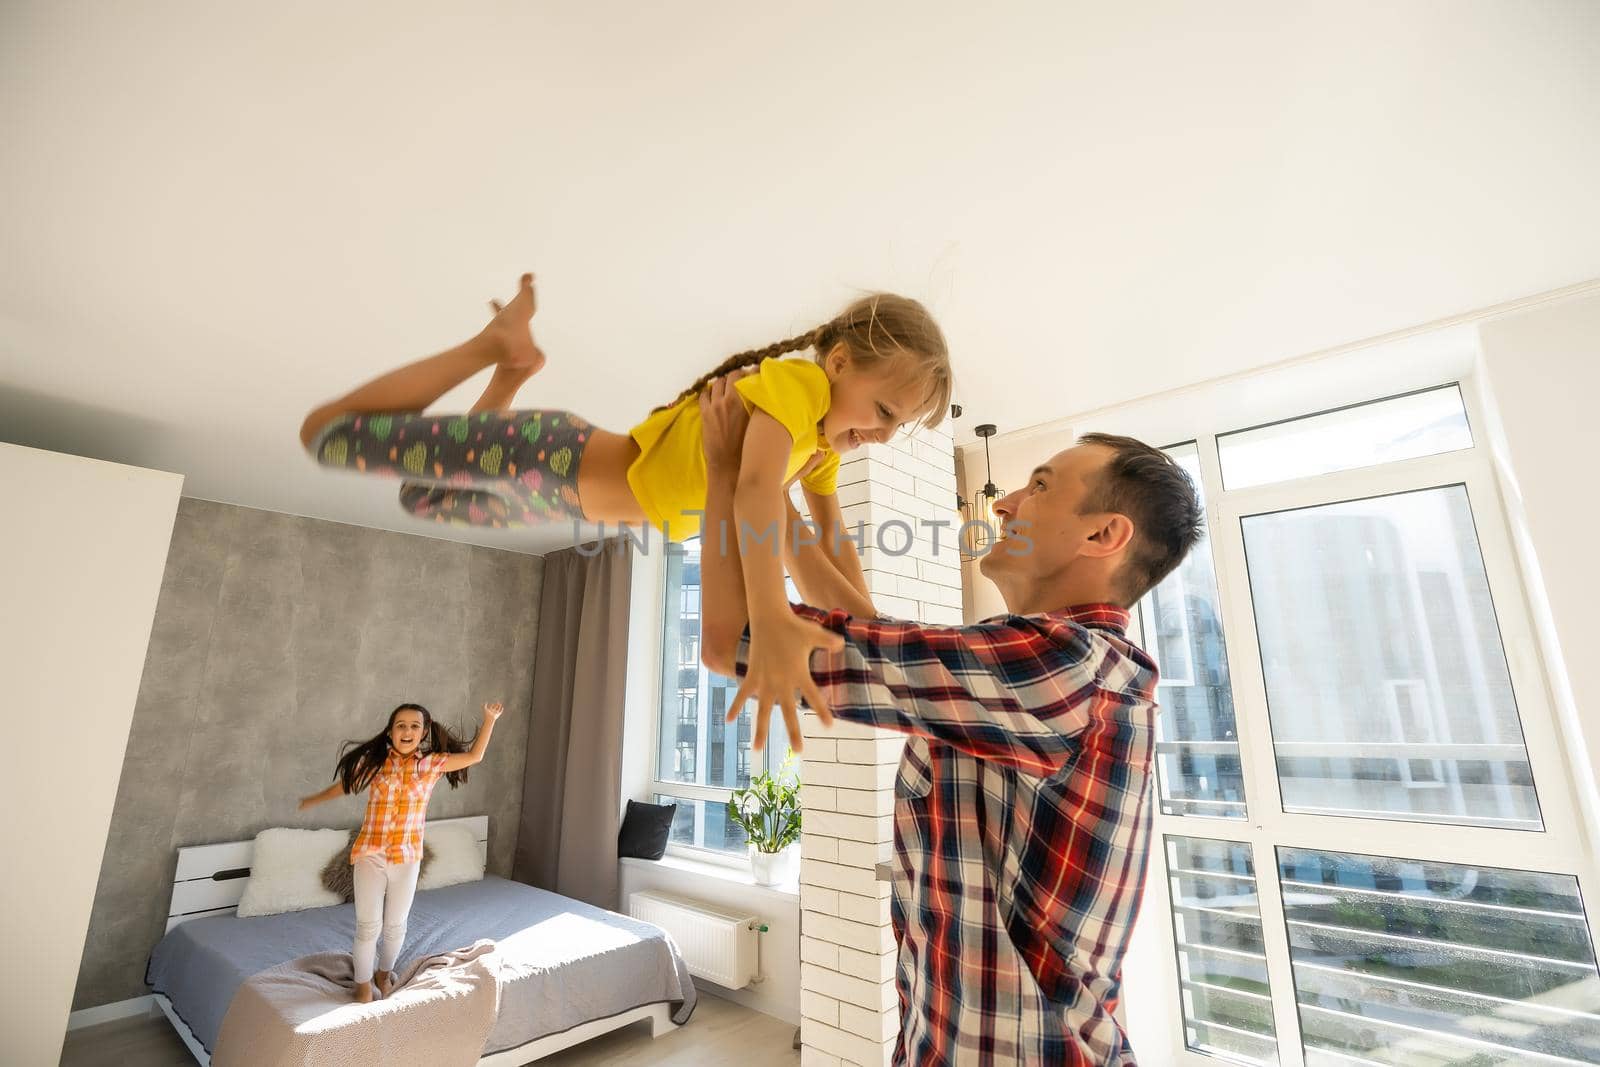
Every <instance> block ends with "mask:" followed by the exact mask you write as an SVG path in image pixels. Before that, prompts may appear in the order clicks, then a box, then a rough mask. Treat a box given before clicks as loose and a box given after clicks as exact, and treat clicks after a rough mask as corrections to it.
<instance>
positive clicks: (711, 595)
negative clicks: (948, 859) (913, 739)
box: [700, 379, 841, 750]
mask: <svg viewBox="0 0 1600 1067" xmlns="http://www.w3.org/2000/svg"><path fill="white" fill-rule="evenodd" d="M700 411H701V415H702V417H703V418H704V419H705V426H706V431H705V452H706V478H707V490H706V515H705V521H704V523H703V524H702V527H701V528H702V530H703V531H704V534H703V537H702V547H701V553H700V581H701V607H700V622H701V641H700V645H701V657H702V658H703V659H704V661H705V664H706V666H707V667H710V668H711V669H712V670H714V671H717V672H719V673H722V674H726V675H728V676H730V677H731V676H732V674H733V669H734V653H735V650H736V649H737V648H738V647H739V643H740V640H741V638H742V636H743V634H744V631H745V626H746V623H747V622H748V621H749V620H750V619H751V616H752V615H753V614H754V613H753V612H752V611H751V610H750V609H751V607H752V606H753V604H754V603H755V602H747V601H746V595H747V594H746V588H747V583H749V582H754V581H761V580H766V579H770V580H771V581H772V583H773V586H772V587H770V588H767V589H765V590H764V591H763V592H762V593H761V594H760V601H759V602H760V603H762V604H763V605H764V606H765V607H766V610H767V611H768V612H769V614H768V615H767V617H766V618H765V619H762V620H761V623H762V625H761V626H760V629H759V632H756V631H752V640H753V641H754V642H755V644H754V645H752V648H751V663H752V668H751V671H750V676H749V677H748V678H746V679H745V681H744V684H743V685H742V686H741V687H740V690H739V692H738V693H736V694H735V695H734V700H733V703H732V705H731V706H730V709H729V719H730V720H731V719H734V718H737V717H738V715H739V712H740V711H741V710H742V708H743V705H744V701H745V698H746V697H753V698H755V699H756V701H757V705H756V711H755V724H756V729H755V737H754V738H753V744H754V746H755V747H756V748H757V749H760V748H763V747H765V745H766V742H767V727H768V720H767V709H768V708H770V707H771V706H772V705H773V704H778V705H779V706H780V707H781V708H782V709H783V714H784V719H785V721H786V723H787V724H788V727H789V737H790V739H791V741H792V743H793V744H794V747H795V749H796V750H798V749H800V747H801V744H802V742H801V740H800V713H799V708H798V706H797V704H796V702H795V693H796V691H798V692H800V693H801V695H803V696H804V697H805V699H806V702H807V703H808V704H810V705H811V707H812V709H813V710H815V711H816V713H817V715H818V717H819V718H821V719H822V720H823V721H824V722H830V721H832V717H831V716H830V715H829V714H828V708H827V704H826V703H825V702H824V701H823V700H822V697H821V694H820V693H818V691H817V689H816V686H815V685H814V684H813V683H812V681H811V672H810V667H809V661H810V657H811V652H812V650H813V649H816V648H834V649H836V648H838V647H840V645H841V641H840V639H839V638H838V637H836V636H834V635H832V634H829V633H827V632H825V631H824V630H823V629H822V628H821V627H819V626H816V625H815V624H813V623H810V622H807V621H805V620H803V619H798V618H796V617H795V616H794V613H793V612H791V611H790V610H789V602H788V598H787V597H785V596H784V592H783V565H782V560H781V559H780V558H779V550H778V545H777V543H776V542H775V541H773V540H771V539H769V540H767V541H766V542H764V543H753V544H752V546H751V548H752V554H753V555H755V556H758V557H769V558H766V559H763V560H761V562H760V564H759V565H758V566H756V567H753V568H750V569H748V570H747V569H746V567H745V565H744V561H743V555H742V553H741V551H740V549H741V545H740V541H741V536H740V535H741V533H742V531H741V530H740V526H741V525H743V523H744V522H745V521H746V520H745V516H749V520H748V521H750V522H754V523H760V522H761V521H762V517H763V516H765V515H769V514H770V515H771V518H770V519H768V520H767V522H768V524H769V525H770V526H771V528H772V531H773V533H774V534H775V535H776V536H777V537H779V538H781V536H782V535H781V531H780V530H779V529H778V524H779V523H781V522H782V520H783V517H784V514H785V512H784V506H783V496H782V489H783V487H782V472H783V466H782V457H781V456H780V457H779V465H778V468H777V475H776V477H771V484H770V486H768V488H770V491H771V496H770V498H769V500H768V503H767V505H766V506H762V505H759V504H755V503H754V502H751V503H749V504H747V505H746V507H745V509H744V511H743V513H742V514H740V507H739V504H738V502H737V499H736V498H737V497H738V496H739V494H740V492H741V487H742V485H743V484H745V482H744V478H743V476H742V475H741V474H740V473H739V472H740V470H741V469H742V468H743V467H744V466H745V465H746V464H748V463H749V462H750V461H751V460H753V459H756V458H757V456H760V455H762V450H763V449H773V447H774V442H773V441H772V440H771V438H770V435H768V434H763V435H762V436H763V437H764V438H767V439H766V440H764V441H761V442H760V443H758V444H757V445H756V446H755V448H754V450H752V448H751V437H752V435H753V424H752V429H751V432H746V424H745V415H744V412H743V408H742V405H741V404H740V401H739V399H738V397H737V396H731V397H730V396H729V390H728V389H727V383H726V381H725V380H723V379H719V380H717V381H715V382H713V383H711V385H710V386H708V387H707V390H706V392H705V394H704V395H703V396H702V397H701V399H700ZM773 428H774V429H775V430H776V432H777V434H779V435H782V436H784V438H785V439H787V434H788V431H787V430H785V429H784V428H783V426H782V425H781V424H778V423H776V422H775V421H774V423H773ZM741 439H742V440H743V444H742V445H741V444H740V441H741ZM758 462H760V460H758ZM749 484H752V485H753V484H759V482H758V480H756V479H752V482H751V483H749ZM752 492H753V490H752ZM736 515H739V518H738V519H737V520H736V517H735V516H736Z"/></svg>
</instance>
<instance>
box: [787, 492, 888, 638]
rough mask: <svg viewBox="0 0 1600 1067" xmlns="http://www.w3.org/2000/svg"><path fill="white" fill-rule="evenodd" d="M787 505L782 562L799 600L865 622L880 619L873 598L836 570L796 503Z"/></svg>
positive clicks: (790, 502) (789, 502)
mask: <svg viewBox="0 0 1600 1067" xmlns="http://www.w3.org/2000/svg"><path fill="white" fill-rule="evenodd" d="M784 502H785V504H786V508H785V512H786V519H785V525H784V528H783V532H784V542H783V561H784V564H785V565H786V566H787V567H788V569H789V576H790V577H791V578H793V579H794V586H795V588H796V589H798V590H800V599H801V600H803V601H805V602H806V603H807V604H814V605H816V606H817V607H819V608H823V609H824V610H832V609H834V608H838V609H840V610H842V611H848V612H849V613H850V614H852V615H860V616H863V617H866V618H872V617H873V616H875V615H877V614H878V609H877V608H876V607H874V606H873V603H872V598H871V597H870V596H868V595H867V594H866V593H865V592H864V591H863V590H862V589H858V588H856V586H855V585H854V584H853V583H852V582H850V580H849V579H847V578H846V577H845V576H844V574H843V573H841V572H840V570H839V568H838V567H836V566H834V561H833V559H832V558H830V557H829V555H828V553H827V550H826V549H824V548H823V547H822V545H821V544H819V543H818V540H817V537H818V535H817V532H816V531H815V530H811V531H809V532H808V530H807V529H806V527H805V525H804V523H805V520H804V519H802V518H801V517H800V512H799V511H798V510H796V509H795V506H794V503H793V502H792V501H790V500H789V499H788V498H787V497H785V498H784ZM863 585H865V582H864V581H863Z"/></svg>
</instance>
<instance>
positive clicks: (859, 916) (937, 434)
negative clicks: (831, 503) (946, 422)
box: [800, 426, 962, 1067]
mask: <svg viewBox="0 0 1600 1067" xmlns="http://www.w3.org/2000/svg"><path fill="white" fill-rule="evenodd" d="M955 501H956V476H955V459H954V449H953V446H952V441H951V436H950V430H949V427H948V426H946V427H941V428H939V429H937V430H933V431H925V432H923V433H921V434H919V435H918V436H917V437H916V438H914V439H902V440H897V441H895V442H893V443H891V444H889V445H878V446H871V447H870V448H867V449H863V450H861V451H860V452H857V453H856V454H855V455H853V456H851V457H850V458H849V459H847V460H845V461H844V462H843V463H842V464H841V465H840V468H839V504H840V507H841V509H842V511H843V513H844V521H845V524H846V527H847V532H849V533H852V534H853V533H855V532H856V530H855V525H854V524H855V523H856V522H858V521H859V522H862V523H865V524H866V525H865V526H864V528H863V530H862V533H863V535H864V536H863V539H862V542H861V543H860V544H859V545H858V551H860V552H861V565H862V569H863V571H864V572H865V574H866V578H867V588H868V589H869V590H870V591H871V593H872V599H873V602H874V603H875V604H877V606H878V610H879V611H882V612H884V613H886V614H889V615H893V616H896V617H899V618H907V619H919V620H921V621H923V622H929V623H937V624H943V625H960V623H961V621H962V620H961V563H960V555H959V554H958V553H957V551H956V547H955V528H956V526H957V525H959V523H960V516H959V514H958V513H957V512H956V509H955ZM929 521H935V522H947V523H950V526H949V527H948V528H946V529H943V530H933V529H931V528H929V527H928V526H927V525H926V523H927V522H929ZM885 523H894V524H896V525H892V526H889V527H888V528H886V529H881V528H882V527H883V526H884V524H885ZM880 529H881V532H882V542H881V545H880V541H879V534H880ZM936 537H937V542H936V541H935V538H936ZM936 543H937V548H935V544H936ZM902 549H904V551H902ZM803 732H804V735H805V766H804V769H803V772H802V773H803V776H804V780H805V785H804V786H803V787H802V789H801V803H802V805H803V808H804V821H805V835H804V837H803V838H802V840H801V846H800V853H801V862H800V910H801V922H800V930H801V938H800V989H801V993H800V1017H801V1026H800V1036H801V1042H802V1052H801V1055H800V1063H801V1067H881V1065H884V1064H887V1063H888V1062H889V1054H890V1052H891V1051H892V1049H893V1047H894V1038H895V1034H896V1033H897V1032H898V1031H899V1028H900V1019H899V1003H898V1001H897V1000H896V997H895V991H894V970H895V945H894V933H893V930H892V929H891V927H890V924H889V884H888V883H887V882H879V881H878V880H877V878H876V876H875V874H874V870H873V868H874V867H875V866H876V865H877V864H878V863H879V862H882V861H884V860H887V859H889V858H890V855H891V853H892V851H893V841H894V821H893V813H894V779H895V771H896V766H897V764H898V762H899V759H900V749H901V747H902V746H903V744H904V739H903V738H902V737H900V736H899V735H896V734H890V733H885V732H882V731H878V730H873V729H870V728H866V727H861V726H855V725H852V724H850V723H844V722H840V723H837V724H835V726H834V728H833V729H830V730H822V729H821V728H820V727H819V726H818V725H817V721H816V717H815V716H813V715H809V714H808V715H806V717H805V721H804V723H803Z"/></svg>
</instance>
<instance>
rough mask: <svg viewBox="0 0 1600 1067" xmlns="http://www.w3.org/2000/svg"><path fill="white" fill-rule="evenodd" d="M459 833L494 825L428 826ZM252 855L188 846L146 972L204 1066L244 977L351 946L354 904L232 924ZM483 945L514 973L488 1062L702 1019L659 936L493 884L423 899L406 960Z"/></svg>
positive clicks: (507, 1064) (506, 1065)
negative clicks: (634, 1027)
mask: <svg viewBox="0 0 1600 1067" xmlns="http://www.w3.org/2000/svg"><path fill="white" fill-rule="evenodd" d="M451 823H454V824H460V825H465V826H467V827H468V828H469V829H471V830H472V831H473V833H474V835H475V837H476V838H477V840H478V841H479V843H480V844H481V845H486V844H487V839H488V817H487V816H477V817H474V818H470V819H440V820H432V821H430V823H429V825H430V826H440V825H446V824H451ZM251 846H252V842H248V841H246V842H232V843H228V844H221V845H205V846H200V847H196V848H185V849H179V851H178V869H177V875H176V877H175V879H174V881H173V893H172V906H171V908H170V909H169V918H168V922H167V934H166V936H165V937H163V938H162V940H161V941H160V943H158V944H157V945H156V947H155V949H154V950H153V951H152V952H151V955H150V961H149V964H148V967H147V970H146V975H145V981H146V983H147V984H148V985H150V986H151V987H152V989H153V991H154V996H155V1000H156V1003H157V1004H158V1005H159V1006H160V1008H161V1010H162V1012H164V1013H165V1014H166V1016H167V1018H168V1019H169V1020H170V1021H171V1022H172V1025H173V1026H174V1027H175V1028H176V1029H177V1031H178V1034H179V1036H180V1037H182V1038H183V1041H184V1043H185V1044H186V1045H187V1046H188V1048H189V1051H190V1052H191V1053H192V1054H193V1055H194V1057H195V1059H196V1060H197V1061H198V1062H200V1063H201V1064H206V1065H209V1064H210V1062H211V1052H212V1050H213V1049H214V1048H215V1047H216V1040H217V1036H218V1034H219V1032H220V1031H221V1028H222V1021H223V1018H224V1016H225V1015H226V1013H227V1011H228V1006H229V1003H230V1002H231V1001H232V999H233V996H234V994H235V992H237V991H238V989H239V987H240V986H241V985H243V984H244V982H245V981H246V980H247V979H249V978H250V977H251V976H252V975H255V974H257V973H259V972H261V971H264V970H266V969H268V968H271V967H275V966H276V965H278V964H282V963H284V962H286V961H288V960H291V959H296V958H299V957H302V956H308V955H311V954H313V953H323V952H346V953H347V952H349V950H350V943H351V939H352V937H353V936H354V931H355V908H354V906H353V905H350V904H341V905H338V906H335V907H329V908H313V909H310V910H307V911H296V912H287V913H284V914H279V915H266V916H259V917H253V918H240V917H238V916H237V915H235V914H234V910H235V907H236V906H237V904H238V902H239V897H240V895H241V894H242V892H243V889H244V885H245V879H246V878H247V877H248V875H249V865H250V854H251ZM485 938H487V939H491V940H493V941H494V942H495V943H496V948H495V952H496V953H497V954H498V955H499V956H500V957H501V958H502V959H503V960H504V961H505V962H504V965H503V967H502V974H503V975H505V976H506V977H505V980H504V982H503V985H502V986H501V992H500V999H499V1010H498V1013H497V1014H496V1016H495V1021H494V1024H493V1027H492V1029H491V1030H490V1033H489V1037H488V1039H487V1040H486V1042H485V1044H484V1048H483V1052H482V1056H481V1058H480V1059H479V1060H478V1063H479V1064H480V1065H492V1067H511V1065H513V1064H523V1063H531V1062H533V1061H534V1060H537V1059H541V1058H543V1057H545V1056H549V1055H551V1054H553V1053H555V1052H558V1051H560V1050H561V1049H564V1048H567V1047H570V1046H572V1045H575V1044H578V1043H579V1042H582V1041H586V1040H588V1039H590V1038H592V1037H596V1036H598V1035H600V1034H603V1033H607V1032H609V1031H611V1030H614V1029H617V1028H619V1027H622V1026H628V1025H630V1024H632V1023H635V1022H638V1021H640V1020H645V1019H648V1020H649V1021H650V1026H651V1033H652V1035H653V1036H660V1035H661V1034H663V1033H666V1032H668V1031H670V1030H673V1029H676V1028H677V1027H678V1026H679V1025H682V1024H683V1023H685V1022H687V1021H688V1019H689V1016H690V1014H691V1013H692V1012H693V1011H694V1006H695V1000H696V996H695V990H694V985H693V982H692V980H691V979H690V977H689V970H688V967H687V966H686V965H685V963H684V961H683V957H682V956H681V955H680V954H679V952H678V950H677V947H676V946H675V945H674V944H673V943H672V941H671V939H670V938H668V937H667V935H666V934H665V933H664V932H663V931H662V930H661V929H660V928H659V927H656V926H652V925H650V924H648V923H643V922H639V921H637V920H635V919H630V918H627V917H625V916H622V915H618V914H615V913H614V912H609V911H605V910H603V909H600V908H596V907H592V906H591V905H588V904H584V903H582V902H579V901H575V900H570V899H568V898H566V897H563V896H559V895H557V894H555V893H550V892H547V891H545V890H542V889H535V888H534V887H532V886H527V885H523V884H521V883H518V882H510V881H506V880H505V879H501V878H496V877H493V876H485V877H484V878H483V880H482V881H477V882H468V883H465V884H462V885H454V886H448V887H446V888H443V889H434V890H427V891H420V892H418V893H417V895H416V900H415V903H414V904H413V905H412V909H411V916H410V923H409V929H408V932H407V936H406V943H405V948H404V950H403V951H402V953H401V957H400V964H401V966H403V965H404V963H405V961H407V960H412V959H417V958H420V957H423V956H427V955H432V954H434V953H441V952H448V951H450V950H452V949H456V948H459V947H461V946H463V945H469V944H471V943H473V942H474V941H477V940H480V939H485Z"/></svg>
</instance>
